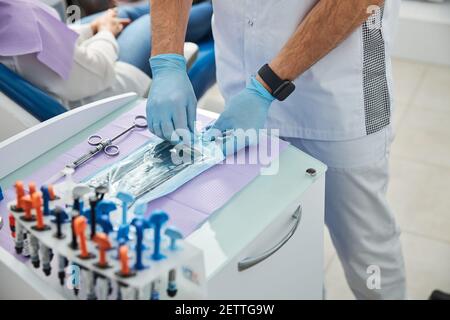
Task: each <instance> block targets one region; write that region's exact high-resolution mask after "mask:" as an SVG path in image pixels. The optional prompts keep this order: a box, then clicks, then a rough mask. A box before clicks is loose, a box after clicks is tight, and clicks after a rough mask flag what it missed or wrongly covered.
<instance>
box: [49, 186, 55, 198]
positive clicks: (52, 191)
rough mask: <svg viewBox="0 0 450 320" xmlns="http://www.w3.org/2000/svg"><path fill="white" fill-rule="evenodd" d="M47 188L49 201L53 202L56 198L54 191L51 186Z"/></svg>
mask: <svg viewBox="0 0 450 320" xmlns="http://www.w3.org/2000/svg"><path fill="white" fill-rule="evenodd" d="M47 188H48V194H49V196H50V200H55V198H56V196H55V189H53V185H51V184H49V185H48V187H47Z"/></svg>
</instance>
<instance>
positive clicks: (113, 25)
mask: <svg viewBox="0 0 450 320" xmlns="http://www.w3.org/2000/svg"><path fill="white" fill-rule="evenodd" d="M130 22H131V20H130V19H121V18H118V17H117V9H109V10H108V11H106V13H105V14H104V15H102V16H101V17H99V18H97V19H95V20H94V21H93V22H92V23H91V28H92V31H93V33H94V34H96V33H97V32H100V31H104V30H106V31H110V32H111V33H112V34H113V35H114V36H115V37H117V36H118V35H119V34H120V32H122V30H123V28H124V27H125V26H126V25H128V24H129V23H130Z"/></svg>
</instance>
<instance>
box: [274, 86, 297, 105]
mask: <svg viewBox="0 0 450 320" xmlns="http://www.w3.org/2000/svg"><path fill="white" fill-rule="evenodd" d="M294 90H295V84H293V83H292V82H290V81H285V82H284V83H283V84H282V85H281V86H280V87H278V89H277V90H275V91H274V92H273V93H272V95H273V96H274V97H275V98H276V99H277V100H279V101H284V100H286V98H287V97H289V96H290V95H291V93H292V92H294Z"/></svg>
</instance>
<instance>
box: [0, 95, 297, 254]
mask: <svg viewBox="0 0 450 320" xmlns="http://www.w3.org/2000/svg"><path fill="white" fill-rule="evenodd" d="M136 115H145V103H140V104H139V105H138V106H136V107H135V108H133V109H132V110H130V111H129V112H127V113H125V114H124V115H122V116H121V117H120V118H118V119H116V120H114V121H113V122H111V123H110V124H108V125H107V126H105V127H104V128H102V129H100V130H99V131H98V132H97V133H98V134H99V135H101V136H103V137H105V138H107V137H112V136H114V135H115V134H116V133H118V132H120V131H122V130H123V129H125V128H128V127H129V126H130V125H131V124H132V123H133V120H134V117H135V116H136ZM211 121H213V119H211V118H208V117H206V116H204V115H198V122H197V127H198V128H199V129H201V128H203V127H205V126H206V125H207V124H209V123H210V122H211ZM150 137H151V133H150V132H148V130H145V129H144V130H134V131H132V132H131V133H129V134H127V135H126V136H124V137H122V138H120V139H119V140H117V141H116V142H115V143H116V144H117V145H118V146H119V148H120V154H119V155H118V156H116V157H108V156H106V155H105V154H103V153H102V154H99V155H97V156H96V157H95V159H93V160H91V161H89V162H88V163H86V164H85V165H83V166H81V167H80V168H78V169H77V170H76V172H75V174H74V180H75V181H76V182H79V181H81V180H83V179H84V178H86V177H88V176H90V175H92V174H94V173H95V172H98V171H99V170H100V169H101V168H103V167H105V166H108V165H112V164H113V163H115V162H117V161H119V160H120V159H123V158H124V157H126V156H127V155H129V154H130V153H132V152H133V151H134V150H136V149H137V148H139V147H140V146H141V145H143V144H144V143H146V142H147V141H148V139H149V138H150ZM279 145H280V148H279V150H275V151H274V152H272V153H271V154H270V156H269V157H268V159H271V160H273V159H276V158H277V157H278V156H279V153H280V152H282V151H283V150H284V149H285V148H286V147H287V146H288V143H286V142H284V141H282V140H280V144H279ZM90 147H91V146H89V145H88V143H87V141H86V142H82V143H80V144H78V145H76V146H75V147H73V148H72V149H70V150H68V151H67V152H65V153H64V154H62V155H60V156H58V157H57V158H56V159H55V160H53V161H52V162H51V163H49V164H48V165H46V166H44V167H42V168H40V169H39V170H37V171H36V172H34V173H33V174H32V175H31V176H29V177H23V180H24V181H25V182H28V181H35V182H36V183H37V185H40V184H42V183H44V182H45V181H46V180H48V178H49V177H51V176H52V175H54V174H56V173H57V172H58V171H59V170H61V169H62V168H63V167H64V166H65V165H66V164H67V163H70V162H72V161H74V160H75V159H76V158H78V157H79V156H80V155H81V154H83V153H85V152H86V151H87V150H88V149H89V148H90ZM91 148H92V147H91ZM259 148H265V146H258V147H250V148H247V149H246V150H242V151H240V152H239V153H238V155H237V156H238V157H239V156H240V157H242V156H244V155H245V153H246V156H247V157H248V156H250V155H253V156H254V155H255V154H256V153H258V152H259ZM262 152H265V153H264V154H268V153H267V150H266V149H264V150H262ZM269 153H270V152H269ZM261 167H262V165H261V164H259V163H257V164H218V165H216V166H214V167H212V168H210V169H209V170H207V171H205V172H204V173H202V174H201V175H199V176H197V177H196V178H194V179H192V180H191V181H189V182H187V183H185V184H184V185H182V186H181V187H180V188H178V189H177V190H176V191H174V192H172V193H171V194H168V195H166V196H164V197H162V198H160V199H157V200H154V201H152V202H151V203H149V205H148V209H147V214H150V213H151V212H152V211H154V210H156V209H161V210H164V211H166V212H167V213H168V214H169V216H170V224H171V225H175V226H176V227H177V228H179V229H180V230H181V232H182V233H183V235H184V236H188V235H189V234H191V233H192V232H193V231H194V230H196V229H197V228H198V227H199V226H200V225H201V224H202V223H203V222H205V221H206V219H207V218H208V216H209V215H210V214H212V213H213V212H215V211H217V210H218V209H220V208H221V207H222V206H223V205H225V204H226V203H227V202H228V201H229V200H230V199H231V198H232V197H233V196H234V195H235V194H236V193H238V192H239V191H240V190H242V189H243V188H244V187H245V186H246V185H247V184H249V183H250V182H251V181H252V180H253V179H254V178H256V177H257V176H258V175H259V174H260V169H261ZM4 187H5V186H4ZM14 199H15V192H14V189H13V188H9V189H7V190H6V191H5V199H4V200H3V201H1V202H0V211H1V212H0V215H1V216H2V217H3V219H4V227H3V228H2V229H1V230H0V245H1V246H2V247H4V248H6V249H7V250H8V251H9V252H11V253H13V252H14V246H13V241H11V237H10V232H9V225H8V209H7V208H6V203H8V202H10V201H12V200H14Z"/></svg>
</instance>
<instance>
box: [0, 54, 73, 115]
mask: <svg viewBox="0 0 450 320" xmlns="http://www.w3.org/2000/svg"><path fill="white" fill-rule="evenodd" d="M0 91H1V92H3V93H4V94H5V95H6V96H8V97H9V98H10V99H11V100H13V101H14V102H15V103H17V104H18V105H19V106H21V107H22V108H23V109H24V110H26V111H27V112H29V113H30V114H32V115H33V116H34V117H35V118H36V119H38V120H39V121H45V120H47V119H50V118H52V117H54V116H57V115H59V114H61V113H63V112H65V111H67V109H66V108H64V107H63V106H62V105H61V104H60V103H59V102H58V101H57V100H56V99H54V98H53V97H51V96H49V95H48V94H47V93H45V92H44V91H42V90H40V89H38V88H36V87H35V86H33V85H32V84H31V83H29V82H28V81H26V80H25V79H23V78H22V77H20V76H19V75H17V74H16V73H14V72H13V71H11V70H10V69H8V68H7V67H6V66H4V65H3V64H1V63H0Z"/></svg>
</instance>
